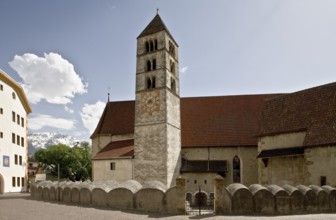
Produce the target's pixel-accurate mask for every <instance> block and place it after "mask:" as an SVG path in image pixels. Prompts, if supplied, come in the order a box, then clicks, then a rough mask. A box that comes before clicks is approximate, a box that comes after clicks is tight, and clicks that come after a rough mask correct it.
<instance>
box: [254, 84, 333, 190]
mask: <svg viewBox="0 0 336 220" xmlns="http://www.w3.org/2000/svg"><path fill="white" fill-rule="evenodd" d="M257 136H258V138H259V141H258V151H259V154H258V158H259V159H258V167H259V171H258V173H259V183H261V184H263V185H267V184H277V185H280V186H282V185H284V184H289V185H294V186H295V185H299V184H303V185H311V184H313V185H319V186H323V185H330V186H335V185H336V175H335V173H334V172H335V169H336V83H330V84H326V85H322V86H318V87H314V88H310V89H305V90H302V91H298V92H294V93H291V94H286V95H283V96H279V97H275V98H273V99H270V100H268V101H267V102H266V103H265V107H264V109H263V111H262V114H261V117H260V125H259V126H258V130H257Z"/></svg>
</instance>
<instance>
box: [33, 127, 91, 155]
mask: <svg viewBox="0 0 336 220" xmlns="http://www.w3.org/2000/svg"><path fill="white" fill-rule="evenodd" d="M82 141H87V140H79V139H77V138H75V137H72V136H70V135H67V134H61V133H57V132H41V133H29V134H28V154H29V155H34V154H35V151H36V150H38V149H40V148H47V147H49V146H50V145H54V144H65V145H68V146H70V147H74V146H76V145H77V144H79V143H80V142H82Z"/></svg>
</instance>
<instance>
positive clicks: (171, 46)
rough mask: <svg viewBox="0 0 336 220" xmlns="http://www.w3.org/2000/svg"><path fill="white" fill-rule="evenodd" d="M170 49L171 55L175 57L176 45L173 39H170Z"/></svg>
mask: <svg viewBox="0 0 336 220" xmlns="http://www.w3.org/2000/svg"><path fill="white" fill-rule="evenodd" d="M168 50H169V53H170V55H172V56H173V57H175V47H174V45H173V43H172V42H171V41H169V49H168Z"/></svg>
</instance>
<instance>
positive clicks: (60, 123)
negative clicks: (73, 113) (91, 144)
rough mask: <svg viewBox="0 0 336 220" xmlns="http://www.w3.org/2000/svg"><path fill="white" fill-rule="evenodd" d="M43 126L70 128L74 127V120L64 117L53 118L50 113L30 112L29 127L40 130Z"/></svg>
mask: <svg viewBox="0 0 336 220" xmlns="http://www.w3.org/2000/svg"><path fill="white" fill-rule="evenodd" d="M44 127H53V128H60V129H64V130H71V129H74V128H75V121H74V120H69V119H64V118H54V117H53V116H51V115H42V114H32V115H31V116H30V117H29V129H32V130H40V129H42V128H44Z"/></svg>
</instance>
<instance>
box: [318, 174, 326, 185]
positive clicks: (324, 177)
mask: <svg viewBox="0 0 336 220" xmlns="http://www.w3.org/2000/svg"><path fill="white" fill-rule="evenodd" d="M320 185H321V186H324V185H327V177H326V176H321V178H320Z"/></svg>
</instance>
